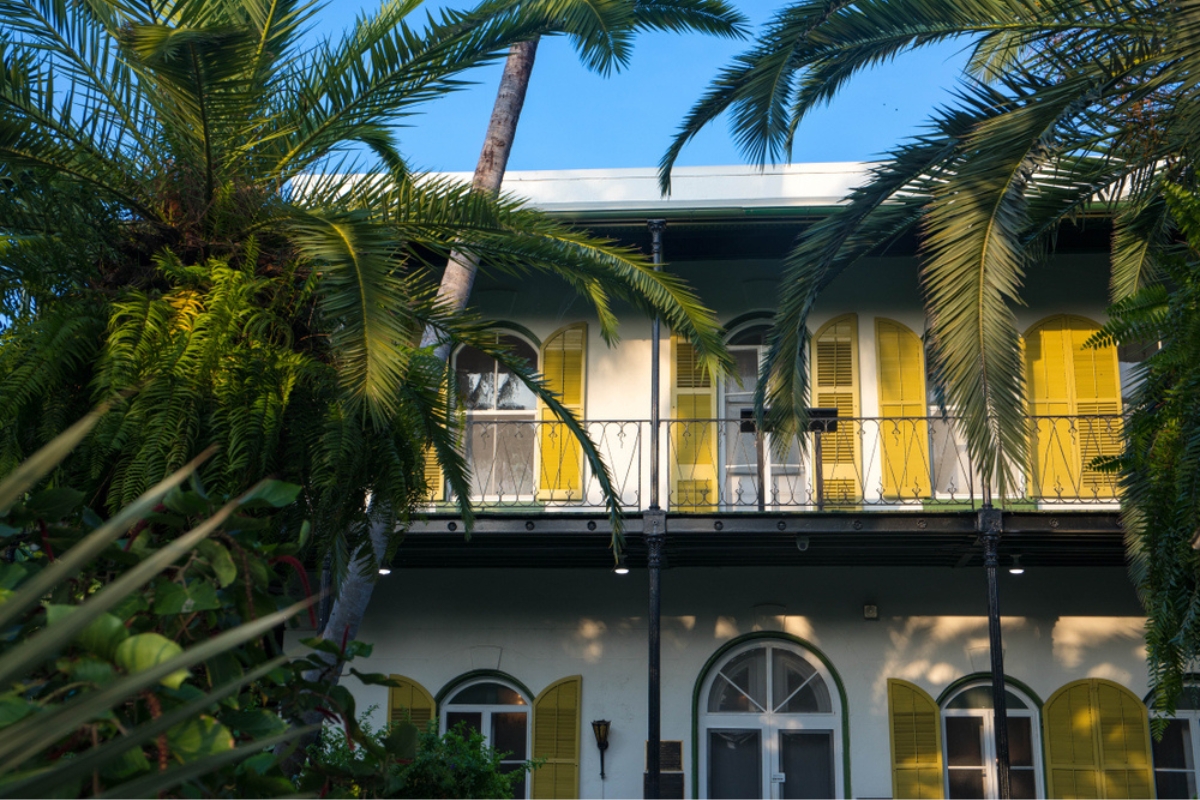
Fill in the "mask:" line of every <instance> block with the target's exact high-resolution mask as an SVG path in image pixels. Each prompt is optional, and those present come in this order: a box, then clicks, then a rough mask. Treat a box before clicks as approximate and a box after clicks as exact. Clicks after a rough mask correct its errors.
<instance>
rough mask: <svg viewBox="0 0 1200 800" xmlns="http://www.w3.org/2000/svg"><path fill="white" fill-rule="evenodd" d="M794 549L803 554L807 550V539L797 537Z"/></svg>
mask: <svg viewBox="0 0 1200 800" xmlns="http://www.w3.org/2000/svg"><path fill="white" fill-rule="evenodd" d="M796 549H797V550H799V551H800V552H801V553H803V552H804V551H805V550H807V549H808V537H807V536H797V537H796Z"/></svg>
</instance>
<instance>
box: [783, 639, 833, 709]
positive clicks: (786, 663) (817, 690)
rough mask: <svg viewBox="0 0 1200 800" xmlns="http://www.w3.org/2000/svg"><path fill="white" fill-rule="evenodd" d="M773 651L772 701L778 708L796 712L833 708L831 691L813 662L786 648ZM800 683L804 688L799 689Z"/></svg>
mask: <svg viewBox="0 0 1200 800" xmlns="http://www.w3.org/2000/svg"><path fill="white" fill-rule="evenodd" d="M771 652H772V658H771V661H772V663H771V672H772V676H771V682H772V684H773V685H772V687H771V695H772V697H771V700H772V706H774V708H775V710H776V711H782V712H787V713H793V714H795V713H804V712H816V711H821V712H829V711H831V710H832V704H831V703H830V700H829V690H828V689H827V688H826V686H825V681H824V680H822V679H821V676H820V675H818V674H817V670H816V669H815V668H814V667H813V665H812V664H809V663H808V662H807V661H805V660H804V659H803V658H801V657H800V656H798V655H796V654H795V653H791V652H788V651H787V650H780V649H774V650H772V651H771ZM806 683H807V685H805V684H806ZM801 686H803V687H804V688H803V689H800V691H798V692H797V691H796V690H797V689H799V688H800V687H801ZM785 703H786V705H785Z"/></svg>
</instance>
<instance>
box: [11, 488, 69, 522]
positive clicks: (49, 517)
mask: <svg viewBox="0 0 1200 800" xmlns="http://www.w3.org/2000/svg"><path fill="white" fill-rule="evenodd" d="M82 504H83V492H80V491H78V490H76V489H68V488H57V489H46V490H44V491H41V492H38V493H37V494H35V495H34V496H33V497H30V498H29V499H28V500H27V501H26V502H25V511H26V513H28V514H31V515H33V516H34V517H36V518H37V519H41V520H44V521H46V522H58V521H59V520H60V519H62V518H63V517H65V516H67V515H68V514H70V513H71V512H72V511H74V510H75V509H77V508H79V506H80V505H82Z"/></svg>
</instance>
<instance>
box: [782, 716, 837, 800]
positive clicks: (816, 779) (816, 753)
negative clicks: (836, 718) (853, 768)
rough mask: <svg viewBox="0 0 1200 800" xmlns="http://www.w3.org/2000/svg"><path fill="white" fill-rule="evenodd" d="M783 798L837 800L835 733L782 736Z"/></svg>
mask: <svg viewBox="0 0 1200 800" xmlns="http://www.w3.org/2000/svg"><path fill="white" fill-rule="evenodd" d="M779 745H780V751H781V752H780V757H779V761H780V765H781V766H782V768H783V774H784V776H785V778H786V779H785V780H784V782H783V797H784V798H787V799H788V800H790V798H794V797H833V796H834V793H833V733H832V732H829V731H822V732H820V733H790V732H789V733H780V734H779Z"/></svg>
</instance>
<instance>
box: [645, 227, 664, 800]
mask: <svg viewBox="0 0 1200 800" xmlns="http://www.w3.org/2000/svg"><path fill="white" fill-rule="evenodd" d="M646 224H647V226H648V227H649V228H650V242H651V255H652V256H653V259H654V270H655V272H657V271H659V270H660V269H662V236H663V231H664V230H666V227H667V221H666V220H663V219H652V220H648V221H647V223H646ZM661 332H662V331H661V323H660V321H659V319H658V317H657V316H655V317H654V320H653V321H652V322H651V323H650V507H649V508H648V509H647V510H646V512H645V513H644V514H643V515H642V535H643V536H644V537H645V539H646V556H647V558H646V566H647V567H648V568H649V569H648V570H647V571H648V572H649V574H650V616H649V623H648V633H647V638H648V639H649V650H650V653H649V687H648V692H647V703H646V705H647V709H646V716H647V722H646V785H645V787H644V788H645V796H646V797H647V798H652V799H653V800H658V798H659V797H660V791H661V790H660V785H661V776H662V765H661V763H660V749H661V745H660V742H661V739H662V730H661V725H660V723H661V720H662V694H661V688H662V683H661V675H660V673H659V663H660V660H659V656H660V654H661V649H662V648H661V639H660V636H661V622H662V566H663V552H662V551H663V540H664V539H666V532H667V530H666V529H667V515H666V514H665V513H664V512H663V510H662V509H661V508H660V507H659V504H658V494H659V491H658V481H659V428H660V427H661V420H660V419H659V408H658V405H659V395H660V391H659V352H658V351H659V338H660V335H661Z"/></svg>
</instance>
